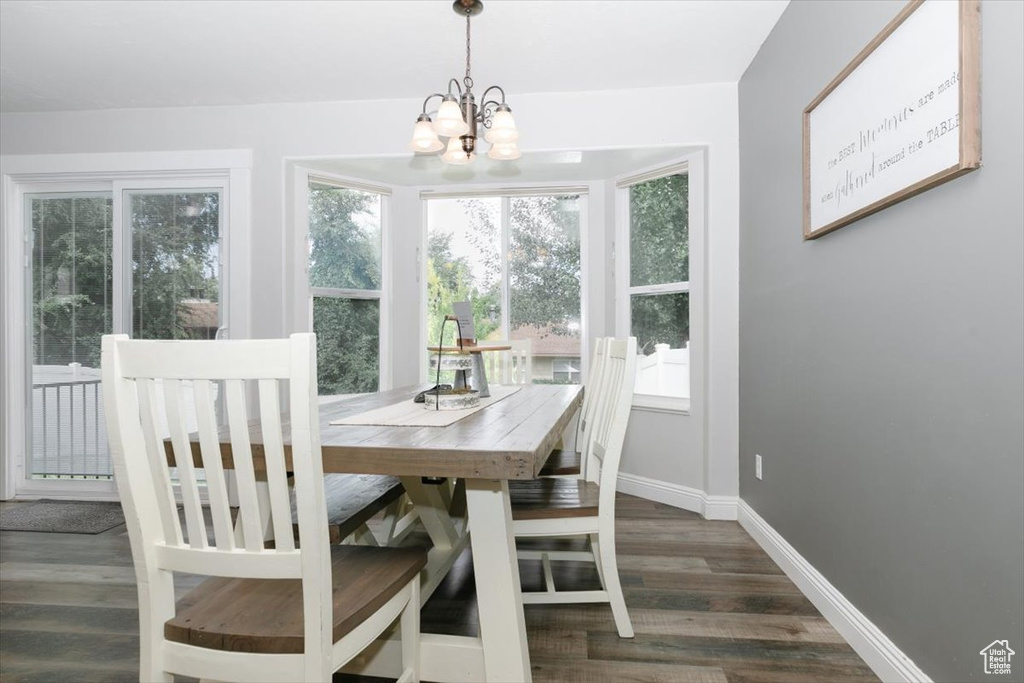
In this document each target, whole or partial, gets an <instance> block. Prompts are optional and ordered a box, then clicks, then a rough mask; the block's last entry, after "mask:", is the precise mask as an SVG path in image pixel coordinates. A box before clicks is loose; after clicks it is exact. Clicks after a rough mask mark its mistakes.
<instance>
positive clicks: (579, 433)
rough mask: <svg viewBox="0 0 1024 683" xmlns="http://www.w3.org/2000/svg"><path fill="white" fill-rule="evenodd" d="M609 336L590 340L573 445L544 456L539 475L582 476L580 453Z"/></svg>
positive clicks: (588, 434) (590, 421)
mask: <svg viewBox="0 0 1024 683" xmlns="http://www.w3.org/2000/svg"><path fill="white" fill-rule="evenodd" d="M611 339H612V337H598V338H597V339H595V340H594V353H593V355H592V356H591V361H590V371H589V373H588V376H587V382H586V384H585V385H584V387H583V405H582V406H580V414H579V419H578V420H577V422H576V445H575V448H572V449H566V448H556V449H555V450H553V451H551V453H550V455H548V459H547V461H546V462H545V463H544V467H543V468H541V470H540V476H542V477H585V476H586V468H587V463H586V462H585V461H584V460H583V457H582V454H583V453H585V452H586V450H587V443H589V441H590V437H591V435H592V434H593V429H592V427H593V424H594V419H593V417H594V410H595V408H596V407H597V395H598V387H599V386H600V385H601V377H602V374H603V373H604V362H605V358H606V355H607V351H606V349H607V345H608V342H610V341H611Z"/></svg>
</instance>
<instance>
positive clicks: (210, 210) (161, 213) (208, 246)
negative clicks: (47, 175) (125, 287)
mask: <svg viewBox="0 0 1024 683" xmlns="http://www.w3.org/2000/svg"><path fill="white" fill-rule="evenodd" d="M130 210H131V225H132V336H133V337H135V338H137V339H202V338H207V337H209V328H210V327H211V326H212V327H213V328H214V329H216V328H217V327H218V324H217V322H216V320H214V321H209V320H202V321H199V320H196V318H197V317H198V316H199V313H198V311H199V310H200V309H198V308H196V304H198V303H200V302H210V303H215V302H217V301H218V300H219V294H220V288H219V277H218V274H219V270H220V265H219V262H220V257H219V242H218V238H219V232H220V194H219V193H216V192H192V193H166V194H165V193H160V194H148V193H139V194H134V195H132V197H131V208H130ZM186 300H192V301H191V302H189V301H186ZM197 322H200V323H201V324H199V325H197V324H196V323H197ZM210 322H212V323H213V324H212V325H209V324H206V323H210Z"/></svg>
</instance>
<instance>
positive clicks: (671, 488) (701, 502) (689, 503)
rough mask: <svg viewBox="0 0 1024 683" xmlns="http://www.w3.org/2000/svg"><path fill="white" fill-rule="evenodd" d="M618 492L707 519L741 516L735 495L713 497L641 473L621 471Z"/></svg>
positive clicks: (616, 487)
mask: <svg viewBox="0 0 1024 683" xmlns="http://www.w3.org/2000/svg"><path fill="white" fill-rule="evenodd" d="M615 490H617V491H620V492H622V493H628V494H629V495H631V496H639V497H640V498H645V499H647V500H653V501H656V502H658V503H664V504H665V505H671V506H672V507H677V508H681V509H683V510H689V511H691V512H696V513H698V514H700V515H702V516H703V517H704V518H705V519H725V520H735V519H736V515H737V505H736V504H737V501H738V500H739V499H738V498H736V497H735V496H709V495H708V494H706V493H704V492H703V491H700V490H698V489H693V488H690V487H689V486H681V485H679V484H671V483H669V482H666V481H659V480H657V479H648V478H647V477H641V476H640V475H638V474H629V473H627V472H619V479H618V483H617V484H616V486H615Z"/></svg>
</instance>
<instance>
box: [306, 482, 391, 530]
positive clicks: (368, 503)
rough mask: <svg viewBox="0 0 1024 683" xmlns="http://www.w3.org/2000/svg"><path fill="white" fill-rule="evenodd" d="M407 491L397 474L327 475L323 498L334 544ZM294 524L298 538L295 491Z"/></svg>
mask: <svg viewBox="0 0 1024 683" xmlns="http://www.w3.org/2000/svg"><path fill="white" fill-rule="evenodd" d="M403 493H405V488H404V487H403V486H402V482H401V481H399V480H398V478H397V477H389V476H385V475H378V474H325V475H324V498H326V500H327V526H328V530H329V532H330V542H331V544H332V545H336V544H338V543H341V542H342V541H343V540H345V538H346V537H347V536H348V535H349V534H351V533H353V532H354V531H356V530H357V529H358V528H359V527H361V526H362V525H363V524H365V523H366V522H368V521H369V520H370V518H372V517H373V516H374V515H375V514H377V513H378V512H380V511H381V510H383V509H384V508H386V507H387V506H388V505H389V504H391V503H393V502H394V501H396V500H398V499H399V498H400V497H401V496H402V494H403ZM291 504H292V525H293V526H294V529H295V534H296V536H295V537H296V538H298V533H299V525H298V517H297V516H296V514H297V513H296V508H295V493H294V491H293V492H292V494H291Z"/></svg>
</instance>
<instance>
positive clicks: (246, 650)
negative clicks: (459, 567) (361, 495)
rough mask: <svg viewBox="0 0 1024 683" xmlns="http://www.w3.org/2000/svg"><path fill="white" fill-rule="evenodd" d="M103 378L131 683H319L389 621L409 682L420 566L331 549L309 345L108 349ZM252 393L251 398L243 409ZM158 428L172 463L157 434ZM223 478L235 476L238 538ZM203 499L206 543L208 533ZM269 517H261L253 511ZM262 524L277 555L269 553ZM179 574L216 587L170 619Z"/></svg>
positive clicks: (118, 345)
mask: <svg viewBox="0 0 1024 683" xmlns="http://www.w3.org/2000/svg"><path fill="white" fill-rule="evenodd" d="M102 374H103V400H104V404H105V406H106V415H107V429H108V434H109V440H110V451H111V457H112V460H113V465H114V478H115V480H116V482H117V489H118V493H119V494H120V498H121V504H122V507H123V508H124V513H125V521H126V523H127V527H128V536H129V540H130V542H131V549H132V560H133V562H134V565H135V575H136V580H137V584H138V596H139V635H140V654H141V657H140V673H139V678H140V680H141V681H171V680H172V679H173V677H172V674H178V675H182V676H191V677H195V678H200V679H207V680H218V681H282V682H290V681H329V680H331V675H332V673H333V672H334V671H336V670H338V669H339V668H340V667H341V666H343V665H344V664H345V663H346V662H347V661H349V660H350V659H352V658H353V657H355V656H356V655H358V654H359V653H360V652H361V651H362V650H363V649H364V648H365V647H366V646H367V645H369V644H370V643H371V642H373V641H374V640H375V639H376V638H377V636H379V635H380V634H381V633H382V632H383V631H384V630H386V629H387V628H388V627H389V626H390V625H391V624H392V623H394V622H395V621H396V620H398V621H400V626H399V628H400V631H401V638H402V661H403V667H404V672H403V674H402V678H401V679H400V680H404V681H416V680H419V573H420V570H421V569H422V568H423V566H424V565H425V563H426V554H425V552H424V551H422V550H419V549H398V548H374V547H366V546H356V545H343V546H330V545H329V544H328V530H327V514H326V508H325V502H324V501H325V499H324V477H323V464H322V462H321V454H320V428H319V418H318V411H317V391H316V340H315V336H314V335H312V334H296V335H292V337H291V338H290V339H272V340H255V341H131V340H129V339H128V337H127V336H126V335H107V336H104V337H103V343H102ZM215 382H216V383H222V385H223V392H224V394H225V395H226V401H225V404H226V418H227V426H226V428H225V429H227V430H228V432H229V433H230V443H231V448H230V452H229V453H225V454H222V453H221V448H220V443H219V437H218V426H217V419H216V414H215V410H214V403H215V402H214V383H215ZM247 382H250V383H249V384H248V385H247ZM284 382H287V389H288V393H289V394H290V398H289V401H288V403H287V405H288V407H289V408H290V418H289V420H290V423H291V429H290V431H291V446H290V455H291V463H290V464H291V469H292V471H293V472H294V483H295V499H296V502H297V516H298V527H299V530H298V536H299V542H298V544H296V542H295V540H294V538H293V534H292V522H291V508H290V502H289V489H288V479H287V474H286V468H287V465H286V457H285V446H284V433H283V431H282V422H281V405H280V392H281V390H282V389H283V388H284V387H285V384H284ZM249 388H252V389H255V391H253V392H252V393H253V394H255V395H253V396H249V395H248V392H247V389H249ZM158 391H160V392H161V393H162V395H163V400H162V401H158V399H157V396H158ZM247 398H253V399H255V398H258V404H259V408H258V411H254V412H253V413H251V414H250V412H249V411H248V409H247ZM190 399H191V400H190ZM192 401H194V404H195V416H196V422H197V424H198V445H197V444H194V443H190V436H189V431H188V427H187V426H186V420H185V406H186V405H188V404H189V403H191V402H192ZM160 405H163V406H164V410H163V412H165V413H166V414H165V415H163V416H162V415H160V414H159V413H160V412H162V411H161V410H160V409H159V406H160ZM164 417H165V418H166V424H167V425H168V427H169V431H170V445H171V448H170V449H168V448H167V445H166V444H165V442H164V439H163V438H162V434H161V433H160V432H159V431H158V430H159V427H158V425H160V424H161V421H162V418H164ZM250 417H258V418H259V424H258V426H255V427H251V426H250V422H249V420H250ZM252 435H256V436H258V437H260V441H261V446H260V447H259V448H257V449H254V448H252V447H251V441H250V439H251V437H252ZM168 450H170V451H171V453H168ZM172 456H173V457H172ZM172 467H173V468H176V470H177V478H178V484H179V485H180V494H181V504H182V508H183V512H184V528H182V527H183V525H182V522H181V520H180V517H179V513H178V503H177V502H176V500H175V492H174V486H173V485H172V484H173V482H172V476H171V475H172V472H171V468H172ZM200 468H201V469H202V471H203V473H204V475H205V484H206V485H205V488H203V487H201V486H200V483H199V480H200V478H201V477H200V476H199V472H198V470H199V469H200ZM227 469H233V470H234V472H235V473H236V477H235V479H236V482H237V489H238V491H237V493H238V502H239V508H238V510H237V522H236V523H233V517H232V515H233V512H234V511H233V510H232V509H231V507H230V506H229V500H228V495H227V487H226V485H225V476H224V475H225V471H226V470H227ZM258 479H259V480H262V479H265V480H266V486H267V491H266V494H265V495H264V494H260V493H258V491H257V485H258V482H257V480H258ZM203 490H205V493H206V494H207V497H208V500H209V510H208V513H209V516H210V518H211V521H212V527H213V528H212V533H211V531H210V530H208V529H207V525H206V521H205V520H204V508H203V506H202V504H201V492H202V491H203ZM261 500H262V501H263V502H262V505H261ZM265 506H269V510H267V509H261V507H265ZM265 519H269V524H270V525H271V527H272V529H273V537H274V541H273V543H267V542H265V541H264V528H263V522H262V520H265ZM235 524H237V527H236V526H235ZM175 572H183V573H186V574H199V575H204V576H209V577H211V578H209V579H207V580H205V581H203V582H202V583H201V584H199V586H197V587H196V588H194V589H193V590H192V591H191V592H189V593H188V594H186V595H185V596H184V597H183V598H182V599H181V600H180V602H178V603H177V604H175V592H174V573H175ZM281 579H288V580H284V581H282V580H281Z"/></svg>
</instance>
